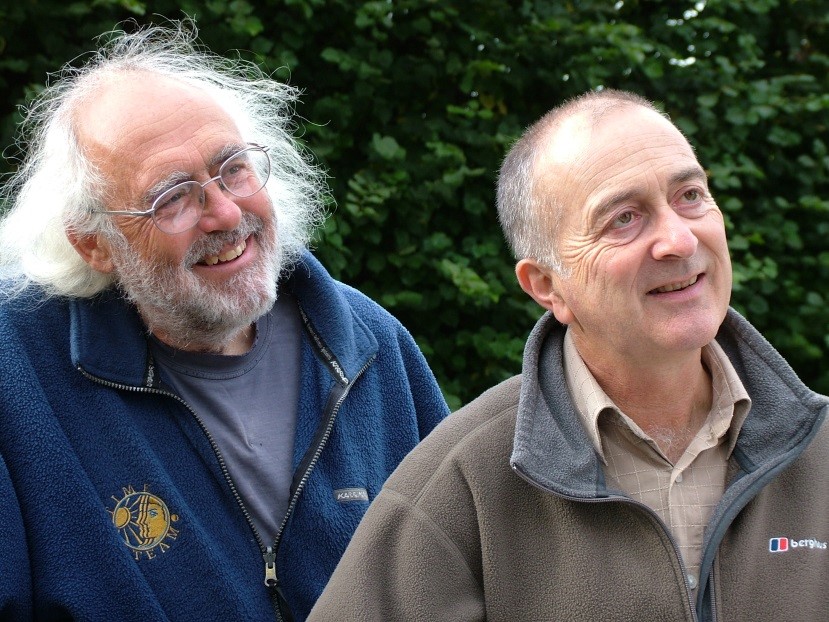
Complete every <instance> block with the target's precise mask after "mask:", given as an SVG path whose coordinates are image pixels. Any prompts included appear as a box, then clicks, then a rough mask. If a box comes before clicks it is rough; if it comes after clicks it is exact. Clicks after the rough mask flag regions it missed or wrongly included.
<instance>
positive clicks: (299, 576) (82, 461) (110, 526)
mask: <svg viewBox="0 0 829 622" xmlns="http://www.w3.org/2000/svg"><path fill="white" fill-rule="evenodd" d="M194 37H195V32H194V31H193V30H191V29H190V27H189V26H188V25H187V24H182V25H176V26H174V27H172V28H169V27H147V28H143V29H138V30H136V31H134V32H132V33H126V32H116V33H113V34H112V36H111V37H110V39H109V41H108V42H107V43H106V44H105V45H104V46H103V47H102V48H101V49H100V50H99V51H98V53H97V54H96V55H95V56H94V57H93V58H92V59H91V60H90V61H89V62H88V63H86V64H85V65H84V66H83V67H81V68H80V69H69V68H68V69H66V70H65V72H64V73H63V74H62V76H61V77H60V79H59V80H58V81H57V82H55V83H54V84H53V85H51V86H50V87H48V88H47V89H46V90H45V92H44V93H43V95H42V96H41V97H40V98H39V99H38V100H36V101H35V103H34V104H33V105H32V107H31V108H30V110H29V114H28V117H27V119H26V123H25V126H24V133H23V136H24V138H25V139H27V140H28V143H27V148H28V149H27V157H26V160H25V161H24V162H23V164H22V165H21V166H20V168H19V170H18V172H17V174H16V176H15V177H14V178H12V179H11V180H10V181H9V183H8V184H7V185H6V186H5V187H4V188H3V190H2V192H3V199H4V202H5V203H7V204H8V205H9V206H10V208H11V209H10V211H9V213H8V214H7V215H6V216H5V217H4V219H3V221H2V223H0V258H2V263H3V265H4V269H5V272H6V273H8V274H7V276H8V278H7V279H6V280H5V281H4V282H3V283H2V291H1V292H0V295H1V296H2V300H0V344H2V345H0V507H2V509H3V526H4V527H3V529H4V531H3V537H2V538H0V612H1V613H0V617H2V618H3V619H4V620H31V619H44V620H45V619H50V620H51V619H72V620H120V621H125V620H135V621H137V620H176V621H183V620H193V621H196V620H198V621H199V622H203V621H205V620H274V619H276V620H297V621H298V620H304V619H305V617H306V616H307V614H308V611H309V610H310V608H311V606H312V605H313V603H314V601H315V600H316V598H317V596H318V595H319V594H320V592H321V591H322V589H323V587H324V585H325V583H326V581H327V580H328V577H329V576H330V574H331V572H332V571H333V569H334V566H335V565H336V563H337V560H338V559H339V556H340V555H341V553H342V551H343V550H344V549H345V546H346V544H347V543H348V540H349V538H350V537H351V535H352V533H353V531H354V529H355V528H356V526H357V524H358V522H359V521H360V519H361V518H362V516H363V513H364V512H365V510H366V509H367V507H368V505H369V503H370V501H371V500H372V499H373V498H374V496H375V495H376V494H377V493H378V492H379V489H380V487H381V485H382V483H383V481H384V480H385V479H386V477H387V476H388V475H389V474H390V473H391V471H392V470H393V469H394V467H395V466H396V465H397V463H398V462H399V461H400V460H401V459H402V458H403V456H405V455H406V453H407V452H408V451H409V450H410V449H412V448H413V447H414V446H415V445H416V444H417V443H418V442H419V441H420V440H421V439H422V438H423V437H425V436H426V435H427V434H428V433H429V431H430V430H431V429H432V428H433V427H434V426H435V425H436V424H437V422H438V421H439V420H440V419H442V418H443V417H444V416H445V415H446V413H447V407H446V404H445V402H444V400H443V397H442V396H441V393H440V390H439V388H438V386H437V383H436V381H435V378H434V376H433V375H432V373H431V371H430V370H429V368H428V367H427V365H426V362H425V360H424V358H423V356H422V354H421V353H420V351H419V349H418V348H417V346H416V344H415V342H414V340H413V339H412V337H411V335H409V333H408V332H407V331H406V330H405V329H404V328H403V327H402V326H401V325H400V324H399V322H397V321H396V320H395V319H394V318H392V317H391V316H390V315H389V314H388V313H387V312H386V311H384V310H383V309H381V308H380V307H379V306H378V305H376V304H375V303H373V302H372V301H370V300H369V299H367V298H366V297H365V296H363V295H361V294H360V293H359V292H357V291H356V290H354V289H352V288H350V287H348V286H346V285H344V284H342V283H339V282H337V281H335V280H334V279H333V278H332V277H331V276H330V275H329V274H328V273H327V272H326V270H325V269H324V268H323V267H322V265H320V263H319V262H318V261H317V260H316V259H315V258H314V257H313V255H311V254H310V253H309V252H308V250H307V248H306V247H307V243H308V241H309V239H310V236H311V233H312V231H313V228H314V227H315V226H316V225H318V224H319V223H320V222H321V221H322V204H323V200H322V199H323V196H324V192H325V191H324V186H323V181H322V176H321V174H320V171H319V170H317V168H316V167H315V166H314V165H313V164H312V163H311V162H310V160H309V159H308V158H307V157H306V156H305V155H304V153H303V152H302V151H301V150H300V149H299V146H298V144H297V143H296V141H295V140H294V138H293V137H292V134H291V115H290V113H291V108H292V106H293V103H294V101H295V99H296V96H297V93H296V91H295V90H294V89H293V88H291V87H288V86H286V85H284V84H280V83H278V82H276V81H274V80H271V79H270V78H268V77H267V76H265V75H262V74H261V73H257V72H258V70H257V69H256V67H254V66H250V65H247V64H244V63H239V62H230V61H227V60H225V59H222V58H219V57H217V56H214V55H212V54H209V53H206V52H203V51H200V50H199V48H198V47H197V46H196V43H195V39H194Z"/></svg>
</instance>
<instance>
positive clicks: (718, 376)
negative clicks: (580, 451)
mask: <svg viewBox="0 0 829 622" xmlns="http://www.w3.org/2000/svg"><path fill="white" fill-rule="evenodd" d="M563 355H564V356H563V359H564V376H565V379H566V381H567V388H568V390H569V391H570V395H571V396H572V398H573V405H574V406H575V408H576V412H578V414H579V417H580V419H581V421H582V424H583V425H584V429H585V430H586V431H587V435H588V436H589V437H590V440H591V442H592V443H593V447H594V448H595V450H596V453H597V454H598V455H599V457H600V458H601V460H602V461H603V462H605V457H604V450H603V448H602V440H601V435H600V434H599V416H600V415H601V414H602V413H603V412H605V411H606V410H608V409H609V410H610V411H612V412H614V413H617V414H618V415H619V417H620V418H621V419H623V420H628V418H627V417H626V416H625V415H624V413H623V412H622V411H621V410H620V409H619V408H618V407H617V406H616V404H614V403H613V400H612V399H610V397H609V396H608V395H607V393H605V392H604V390H603V389H602V387H601V386H599V383H598V382H597V381H596V378H595V377H594V376H593V374H592V373H590V370H589V369H588V367H587V365H586V364H585V362H584V360H583V359H582V358H581V355H580V354H579V352H578V350H577V349H576V344H575V343H574V341H573V335H572V333H571V331H570V329H569V328H568V329H567V332H566V334H565V335H564V353H563ZM702 361H703V363H705V365H706V367H707V368H708V370H709V372H710V373H711V381H712V384H713V399H712V403H711V411H710V413H709V419H708V421H709V424H710V425H711V426H712V431H713V432H714V433H715V434H716V435H717V436H718V437H719V436H722V435H723V434H726V433H728V434H729V437H728V441H727V442H728V455H729V456H730V455H731V452H732V451H733V450H734V446H735V444H736V443H737V436H738V435H739V432H740V428H741V427H742V425H743V422H744V421H745V418H746V416H747V415H748V411H749V410H750V409H751V399H750V398H749V396H748V393H747V392H746V390H745V387H744V386H743V383H742V382H741V381H740V378H739V376H738V375H737V372H736V371H735V370H734V366H733V365H732V364H731V361H730V360H729V359H728V357H727V356H726V354H725V352H724V351H723V349H722V348H721V347H720V345H719V344H718V343H717V342H716V341H712V342H711V343H709V344H708V345H706V346H704V347H703V348H702ZM628 421H629V420H628ZM630 423H633V422H632V421H631V422H630ZM633 425H635V424H633ZM637 428H638V426H637ZM637 433H641V432H637Z"/></svg>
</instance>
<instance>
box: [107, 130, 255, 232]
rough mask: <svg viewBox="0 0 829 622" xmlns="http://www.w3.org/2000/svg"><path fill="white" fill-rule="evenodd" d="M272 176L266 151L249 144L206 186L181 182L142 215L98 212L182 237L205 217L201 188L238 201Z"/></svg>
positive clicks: (119, 211) (231, 158) (167, 191)
mask: <svg viewBox="0 0 829 622" xmlns="http://www.w3.org/2000/svg"><path fill="white" fill-rule="evenodd" d="M270 174H271V159H270V157H269V156H268V148H267V147H263V146H261V145H255V144H253V143H250V146H248V147H245V148H244V149H241V150H239V151H237V152H236V153H234V154H233V155H231V156H230V157H229V158H228V159H227V160H225V161H224V162H223V163H222V165H221V166H220V167H219V174H218V175H216V176H215V177H211V178H210V179H208V180H207V181H205V182H198V181H184V182H181V183H179V184H176V185H175V186H173V187H172V188H169V189H168V190H165V191H164V192H163V193H162V194H161V195H159V196H158V198H156V199H155V200H154V201H153V204H152V206H151V207H150V209H148V210H146V211H143V212H134V211H123V210H112V211H110V210H100V211H99V212H98V213H99V214H110V215H113V216H145V217H150V218H152V219H153V223H155V226H156V227H158V228H159V229H160V230H161V231H163V232H164V233H169V234H175V233H183V232H184V231H187V230H188V229H192V228H193V227H195V226H196V224H197V223H198V222H199V219H200V218H201V216H202V213H204V203H205V194H204V187H205V186H206V185H207V184H209V183H210V182H212V181H216V182H218V183H219V187H220V188H221V189H222V190H226V191H228V192H229V193H230V194H232V195H233V196H236V197H239V198H240V199H243V198H246V197H250V196H253V195H254V194H256V193H257V192H259V191H260V190H261V189H262V188H264V187H265V183H266V182H267V181H268V177H270Z"/></svg>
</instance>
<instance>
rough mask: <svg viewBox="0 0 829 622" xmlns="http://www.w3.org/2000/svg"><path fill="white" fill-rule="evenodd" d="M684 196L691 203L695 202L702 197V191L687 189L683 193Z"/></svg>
mask: <svg viewBox="0 0 829 622" xmlns="http://www.w3.org/2000/svg"><path fill="white" fill-rule="evenodd" d="M682 198H683V199H685V200H686V201H688V202H689V203H695V202H696V201H699V200H700V199H701V198H702V193H701V192H700V191H699V190H687V191H686V192H684V193H683V195H682Z"/></svg>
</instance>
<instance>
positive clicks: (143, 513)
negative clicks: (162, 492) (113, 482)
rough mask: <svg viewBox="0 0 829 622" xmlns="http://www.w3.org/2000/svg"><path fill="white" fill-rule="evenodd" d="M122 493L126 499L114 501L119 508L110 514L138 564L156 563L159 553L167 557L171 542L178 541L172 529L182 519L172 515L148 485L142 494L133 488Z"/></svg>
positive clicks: (114, 498) (128, 487) (176, 534)
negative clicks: (143, 559)
mask: <svg viewBox="0 0 829 622" xmlns="http://www.w3.org/2000/svg"><path fill="white" fill-rule="evenodd" d="M121 490H123V492H124V496H123V497H121V498H120V499H118V498H117V497H112V500H113V501H115V508H114V509H112V510H109V509H108V510H107V511H108V512H109V513H110V515H111V516H112V524H113V525H115V528H116V529H118V532H119V533H120V534H121V537H122V538H124V543H125V544H126V545H127V546H128V547H129V548H130V549H131V550H132V553H133V555H134V556H135V559H136V561H137V560H140V559H141V558H142V557H146V558H147V559H153V558H154V557H155V554H156V551H157V550H159V551H161V552H162V553H166V552H167V549H169V548H170V544H169V542H170V541H171V540H175V539H176V538H177V537H178V530H176V529H175V528H174V527H173V526H172V523H175V522H177V521H178V515H176V514H170V510H169V509H168V508H167V504H166V503H164V501H162V500H161V499H160V498H159V497H157V496H155V495H154V494H151V493H150V492H149V489H148V487H147V486H146V485H145V486H144V490H143V491H140V492H136V490H135V489H134V488H133V487H132V486H127V487H126V488H122V489H121Z"/></svg>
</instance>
